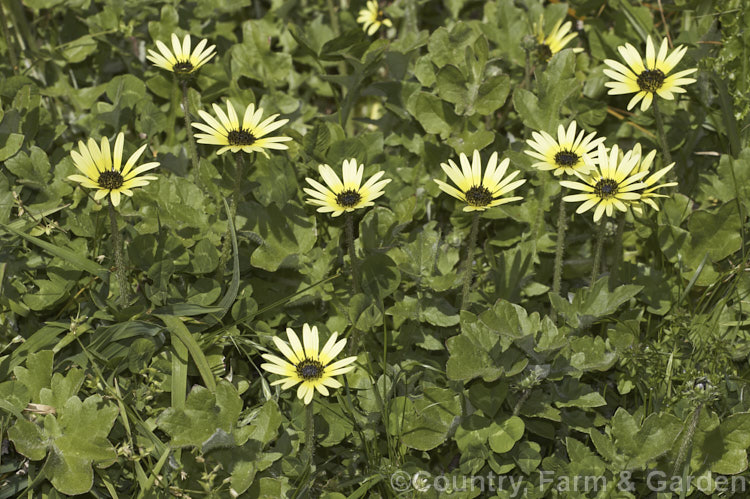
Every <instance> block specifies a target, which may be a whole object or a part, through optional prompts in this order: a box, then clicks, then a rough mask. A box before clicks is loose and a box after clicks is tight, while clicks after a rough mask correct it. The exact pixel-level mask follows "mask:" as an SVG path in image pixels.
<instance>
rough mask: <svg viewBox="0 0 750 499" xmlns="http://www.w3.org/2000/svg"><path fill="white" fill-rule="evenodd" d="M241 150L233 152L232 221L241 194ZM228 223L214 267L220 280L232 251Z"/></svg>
mask: <svg viewBox="0 0 750 499" xmlns="http://www.w3.org/2000/svg"><path fill="white" fill-rule="evenodd" d="M242 154H243V153H242V151H240V152H237V153H235V154H234V161H235V163H234V189H233V190H232V199H231V202H230V203H229V220H231V221H232V223H234V221H235V217H236V216H237V206H239V204H240V196H241V195H242V190H241V187H242V174H243V170H244V161H243V159H242ZM231 232H232V231H231V230H230V229H229V224H228V223H227V231H226V233H225V234H224V240H223V242H222V245H221V254H220V255H219V266H218V267H217V268H216V277H217V279H219V280H222V278H223V277H224V267H225V266H226V264H227V262H228V261H229V256H230V253H231V252H232V236H231Z"/></svg>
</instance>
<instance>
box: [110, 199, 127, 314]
mask: <svg viewBox="0 0 750 499" xmlns="http://www.w3.org/2000/svg"><path fill="white" fill-rule="evenodd" d="M108 206H109V224H110V232H111V233H112V246H113V249H114V254H115V255H114V256H115V276H116V277H117V285H118V287H119V288H120V298H119V303H120V305H127V304H128V303H129V302H130V290H129V289H128V278H127V275H126V274H125V257H124V256H123V249H122V236H121V235H120V230H119V229H118V228H117V213H116V212H115V207H114V205H113V204H112V201H111V200H110V202H109V203H108Z"/></svg>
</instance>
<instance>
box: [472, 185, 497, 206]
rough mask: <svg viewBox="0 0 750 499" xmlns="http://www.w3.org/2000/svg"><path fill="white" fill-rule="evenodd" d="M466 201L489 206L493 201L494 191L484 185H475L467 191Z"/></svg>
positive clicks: (475, 204) (474, 204) (473, 204)
mask: <svg viewBox="0 0 750 499" xmlns="http://www.w3.org/2000/svg"><path fill="white" fill-rule="evenodd" d="M466 202H467V203H469V204H470V205H471V206H487V205H488V204H490V203H491V202H492V193H491V192H490V191H489V189H487V188H486V187H484V186H483V185H479V186H476V185H475V186H473V187H471V188H470V189H469V190H468V191H466Z"/></svg>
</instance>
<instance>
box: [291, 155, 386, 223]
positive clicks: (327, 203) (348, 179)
mask: <svg viewBox="0 0 750 499" xmlns="http://www.w3.org/2000/svg"><path fill="white" fill-rule="evenodd" d="M342 170H343V171H342V173H343V180H344V181H343V182H342V181H341V180H340V179H339V177H338V175H336V172H334V171H333V168H331V167H330V166H328V165H319V166H318V171H320V176H321V177H323V180H324V181H325V183H326V185H327V186H328V187H326V185H322V184H321V183H319V182H317V181H315V180H313V179H311V178H309V177H308V178H306V179H305V180H306V181H307V183H308V184H310V185H311V186H312V187H313V188H312V189H310V188H307V187H305V188H303V189H302V190H303V191H305V192H306V193H307V194H309V195H310V196H312V197H311V198H307V199H306V200H305V202H306V203H309V204H314V205H316V206H320V208H318V211H319V212H320V213H332V215H333V216H334V217H337V216H339V215H341V214H342V213H344V212H345V211H346V212H350V211H354V210H356V209H359V208H365V207H367V206H373V205H374V204H375V203H373V201H374V200H375V199H377V198H379V197H380V196H382V195H383V187H385V185H386V184H388V182H390V181H391V179H389V178H387V179H385V180H380V177H382V176H383V174H384V173H383V172H377V173H376V174H375V175H373V176H372V177H370V179H369V180H368V181H367V182H365V183H364V185H361V184H362V175H363V173H364V171H365V165H359V167H357V160H356V159H354V158H352V159H349V160H344V164H343V168H342Z"/></svg>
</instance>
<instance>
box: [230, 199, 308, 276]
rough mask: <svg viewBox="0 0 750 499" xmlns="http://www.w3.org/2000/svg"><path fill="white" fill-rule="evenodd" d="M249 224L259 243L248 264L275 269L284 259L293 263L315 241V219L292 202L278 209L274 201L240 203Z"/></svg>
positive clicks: (270, 270)
mask: <svg viewBox="0 0 750 499" xmlns="http://www.w3.org/2000/svg"><path fill="white" fill-rule="evenodd" d="M240 206H241V207H247V208H250V210H247V209H242V210H241V213H242V215H243V216H245V217H247V219H248V224H249V226H250V227H253V231H254V232H255V233H256V234H258V235H259V236H260V237H261V240H262V244H261V245H260V246H259V247H258V248H256V249H255V251H253V254H252V256H251V257H250V264H251V265H253V266H254V267H258V268H261V269H263V270H267V271H269V272H274V271H276V270H277V269H278V268H279V267H280V266H281V265H282V263H284V262H285V261H287V262H289V263H292V262H293V261H294V260H293V259H294V258H296V257H297V256H299V255H300V254H303V253H306V252H308V251H310V250H311V249H312V248H313V246H314V245H315V240H316V235H315V234H316V230H315V227H316V224H317V222H316V220H315V217H311V216H309V215H308V214H307V212H306V211H305V210H303V209H301V208H299V207H298V206H295V205H293V204H287V205H285V206H284V207H283V208H282V209H279V208H278V207H277V206H276V205H275V204H271V205H269V206H267V207H265V208H263V207H261V206H259V205H255V204H253V205H252V206H250V204H249V203H248V204H245V205H240Z"/></svg>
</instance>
